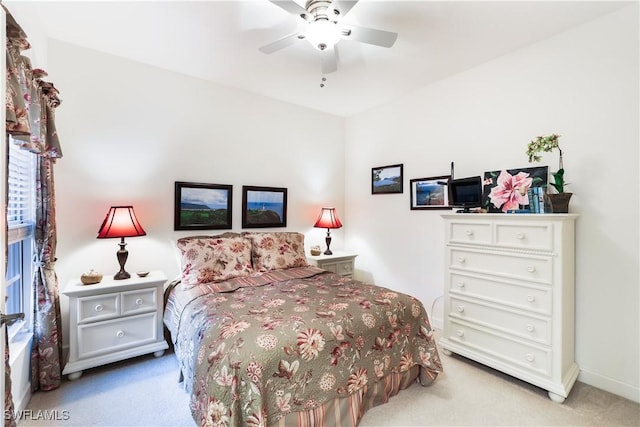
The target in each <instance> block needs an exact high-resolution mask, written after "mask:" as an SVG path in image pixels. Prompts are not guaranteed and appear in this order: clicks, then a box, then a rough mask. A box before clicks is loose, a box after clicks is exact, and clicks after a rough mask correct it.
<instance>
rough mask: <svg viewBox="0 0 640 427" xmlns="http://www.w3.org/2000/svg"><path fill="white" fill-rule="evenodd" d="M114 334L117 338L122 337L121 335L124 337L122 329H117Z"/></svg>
mask: <svg viewBox="0 0 640 427" xmlns="http://www.w3.org/2000/svg"><path fill="white" fill-rule="evenodd" d="M116 336H117V337H118V338H122V337H124V331H118V332H116Z"/></svg>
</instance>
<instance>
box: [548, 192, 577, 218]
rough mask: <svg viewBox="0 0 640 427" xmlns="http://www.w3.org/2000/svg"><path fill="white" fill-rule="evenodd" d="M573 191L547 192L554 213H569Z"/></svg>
mask: <svg viewBox="0 0 640 427" xmlns="http://www.w3.org/2000/svg"><path fill="white" fill-rule="evenodd" d="M571 196H573V193H558V194H547V197H548V198H549V203H550V204H551V212H553V213H569V200H571Z"/></svg>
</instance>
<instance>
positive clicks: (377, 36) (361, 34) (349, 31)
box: [342, 25, 398, 47]
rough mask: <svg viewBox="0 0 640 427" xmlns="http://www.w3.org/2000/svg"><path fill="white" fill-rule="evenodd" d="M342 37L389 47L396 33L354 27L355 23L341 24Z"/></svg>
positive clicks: (396, 36) (395, 37) (396, 35)
mask: <svg viewBox="0 0 640 427" xmlns="http://www.w3.org/2000/svg"><path fill="white" fill-rule="evenodd" d="M342 38H343V39H345V40H355V41H358V42H361V43H367V44H372V45H376V46H380V47H391V46H393V44H394V43H395V42H396V39H397V38H398V33H392V32H390V31H383V30H376V29H374V28H366V27H356V26H355V25H343V26H342Z"/></svg>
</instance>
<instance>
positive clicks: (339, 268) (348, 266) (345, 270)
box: [320, 261, 353, 276]
mask: <svg viewBox="0 0 640 427" xmlns="http://www.w3.org/2000/svg"><path fill="white" fill-rule="evenodd" d="M320 268H324V269H325V270H329V271H331V272H333V273H336V274H340V275H342V276H350V275H352V274H353V262H352V261H340V262H327V263H325V262H323V263H322V267H320Z"/></svg>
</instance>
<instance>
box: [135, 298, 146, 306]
mask: <svg viewBox="0 0 640 427" xmlns="http://www.w3.org/2000/svg"><path fill="white" fill-rule="evenodd" d="M143 303H144V300H143V299H142V298H138V299H137V300H136V305H142V304H143Z"/></svg>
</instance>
